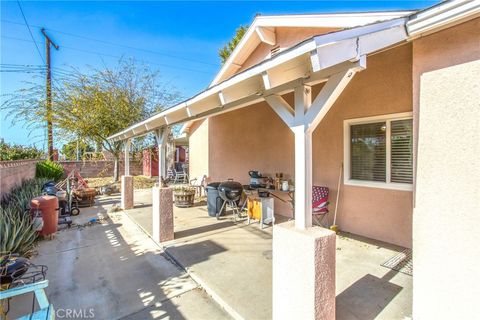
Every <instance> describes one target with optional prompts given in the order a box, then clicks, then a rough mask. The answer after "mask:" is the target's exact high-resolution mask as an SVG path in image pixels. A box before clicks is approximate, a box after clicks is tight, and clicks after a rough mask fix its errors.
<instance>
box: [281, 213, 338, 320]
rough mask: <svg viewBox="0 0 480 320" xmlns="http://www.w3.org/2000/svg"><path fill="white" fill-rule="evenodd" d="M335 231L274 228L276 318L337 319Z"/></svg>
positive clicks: (287, 225)
mask: <svg viewBox="0 0 480 320" xmlns="http://www.w3.org/2000/svg"><path fill="white" fill-rule="evenodd" d="M335 241H336V238H335V233H334V232H333V231H331V230H328V229H324V228H320V227H311V228H307V229H298V228H295V224H294V222H293V221H289V222H286V223H282V224H278V225H275V226H274V227H273V310H272V312H273V319H274V320H278V319H321V320H334V319H335Z"/></svg>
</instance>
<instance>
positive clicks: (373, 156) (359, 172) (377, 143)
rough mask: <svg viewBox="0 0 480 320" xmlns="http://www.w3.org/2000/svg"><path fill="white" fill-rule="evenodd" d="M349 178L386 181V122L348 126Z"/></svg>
mask: <svg viewBox="0 0 480 320" xmlns="http://www.w3.org/2000/svg"><path fill="white" fill-rule="evenodd" d="M350 132H351V137H350V138H351V143H350V148H351V150H350V154H351V159H350V163H351V168H350V172H351V177H350V178H351V179H357V180H368V181H381V182H386V123H385V122H378V123H368V124H359V125H353V126H351V127H350Z"/></svg>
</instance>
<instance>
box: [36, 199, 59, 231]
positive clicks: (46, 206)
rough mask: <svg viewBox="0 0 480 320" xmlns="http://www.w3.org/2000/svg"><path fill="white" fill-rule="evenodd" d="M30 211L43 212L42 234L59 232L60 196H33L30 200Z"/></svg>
mask: <svg viewBox="0 0 480 320" xmlns="http://www.w3.org/2000/svg"><path fill="white" fill-rule="evenodd" d="M30 208H31V209H30V212H31V213H32V214H33V213H35V211H36V210H40V211H41V212H42V218H43V228H42V230H41V231H40V235H41V236H48V235H50V234H52V233H55V232H57V227H58V198H57V197H55V196H41V197H36V198H33V199H32V201H30Z"/></svg>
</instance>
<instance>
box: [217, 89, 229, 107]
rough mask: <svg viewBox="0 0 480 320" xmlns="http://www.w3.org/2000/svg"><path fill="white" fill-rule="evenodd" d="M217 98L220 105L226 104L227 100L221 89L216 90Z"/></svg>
mask: <svg viewBox="0 0 480 320" xmlns="http://www.w3.org/2000/svg"><path fill="white" fill-rule="evenodd" d="M218 100H220V105H222V106H224V105H226V104H227V100H226V99H225V95H224V94H223V92H222V91H219V92H218Z"/></svg>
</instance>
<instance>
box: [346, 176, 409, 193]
mask: <svg viewBox="0 0 480 320" xmlns="http://www.w3.org/2000/svg"><path fill="white" fill-rule="evenodd" d="M343 184H345V185H347V186H355V187H367V188H377V189H389V190H399V191H413V185H412V184H409V183H386V182H376V181H364V180H351V179H350V180H345V181H344V182H343Z"/></svg>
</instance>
